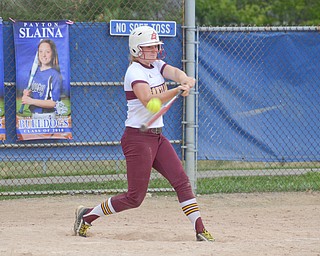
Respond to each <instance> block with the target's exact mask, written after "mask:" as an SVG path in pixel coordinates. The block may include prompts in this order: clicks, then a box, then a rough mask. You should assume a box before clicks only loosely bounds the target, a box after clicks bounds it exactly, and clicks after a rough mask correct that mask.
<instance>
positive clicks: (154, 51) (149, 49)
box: [141, 45, 159, 62]
mask: <svg viewBox="0 0 320 256" xmlns="http://www.w3.org/2000/svg"><path fill="white" fill-rule="evenodd" d="M141 49H142V55H141V58H142V59H145V60H148V61H150V62H153V61H155V60H156V59H157V58H158V52H159V46H158V45H152V46H144V47H141Z"/></svg>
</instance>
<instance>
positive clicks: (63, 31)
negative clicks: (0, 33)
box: [13, 21, 72, 140]
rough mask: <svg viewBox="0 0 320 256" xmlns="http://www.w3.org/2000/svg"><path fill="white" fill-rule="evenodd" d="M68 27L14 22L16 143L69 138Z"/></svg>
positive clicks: (45, 23) (49, 23)
mask: <svg viewBox="0 0 320 256" xmlns="http://www.w3.org/2000/svg"><path fill="white" fill-rule="evenodd" d="M70 24H71V23H70V22H67V21H15V22H14V25H13V31H14V45H15V55H16V95H17V96H16V97H17V99H16V102H17V103H16V108H17V112H16V131H17V138H18V140H35V139H36V140H38V139H71V138H72V128H71V106H70V60H69V25H70Z"/></svg>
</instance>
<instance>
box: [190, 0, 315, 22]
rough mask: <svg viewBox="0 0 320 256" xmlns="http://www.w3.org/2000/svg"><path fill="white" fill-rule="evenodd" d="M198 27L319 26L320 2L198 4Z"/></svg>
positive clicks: (220, 0) (224, 0) (219, 0)
mask: <svg viewBox="0 0 320 256" xmlns="http://www.w3.org/2000/svg"><path fill="white" fill-rule="evenodd" d="M196 19H197V25H210V26H230V25H257V26H264V25H296V26H297V25H318V24H319V23H320V1H319V0H286V1H284V0H265V1H260V0H214V1H212V0H196Z"/></svg>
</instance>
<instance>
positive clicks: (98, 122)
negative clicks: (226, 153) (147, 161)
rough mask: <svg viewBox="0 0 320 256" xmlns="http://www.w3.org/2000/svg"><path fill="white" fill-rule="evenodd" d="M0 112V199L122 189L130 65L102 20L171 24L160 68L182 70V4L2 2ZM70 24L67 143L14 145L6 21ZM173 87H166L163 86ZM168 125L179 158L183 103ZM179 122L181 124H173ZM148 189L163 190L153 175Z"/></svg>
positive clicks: (123, 43) (122, 44)
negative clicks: (1, 96)
mask: <svg viewBox="0 0 320 256" xmlns="http://www.w3.org/2000/svg"><path fill="white" fill-rule="evenodd" d="M0 13H1V15H0V16H2V18H3V27H4V39H3V41H4V42H3V44H4V60H5V63H4V66H5V79H4V80H5V107H6V132H7V139H6V140H5V141H4V142H3V144H1V145H0V147H1V149H0V150H1V153H0V156H1V162H0V166H1V167H0V169H1V171H0V187H1V194H2V195H24V194H26V195H33V194H48V193H49V194H61V193H62V194H64V193H87V192H89V193H91V192H93V191H98V192H101V191H108V192H119V191H123V190H125V189H126V186H127V183H126V176H125V175H126V165H125V160H124V156H123V153H122V149H121V146H120V138H121V136H122V133H123V131H124V121H125V119H126V104H127V103H126V100H125V96H124V92H123V88H122V85H123V77H124V74H125V70H126V68H127V66H128V64H129V50H128V37H127V36H115V37H112V36H110V35H109V29H110V28H109V21H110V20H111V19H113V20H115V19H119V20H160V21H161V20H163V21H165V20H170V21H175V22H176V23H177V24H178V27H180V28H179V31H177V36H176V37H175V38H163V41H164V43H165V45H170V47H167V48H166V49H165V50H166V52H167V57H166V61H167V62H168V63H172V64H174V65H176V66H177V67H179V68H183V67H182V62H181V59H182V54H183V50H182V49H183V47H182V34H181V31H182V30H181V24H182V22H183V1H180V0H166V1H162V2H159V1H140V0H135V1H122V0H121V1H119V0H116V1H109V0H108V1H106V0H102V1H101V0H90V1H89V0H75V1H65V0H54V1H52V0H44V1H43V0H42V1H36V0H34V1H20V0H15V1H12V0H4V1H1V3H0ZM61 19H63V20H71V21H73V22H74V24H73V25H71V26H70V64H71V111H72V129H73V139H72V140H70V141H64V140H52V141H50V140H46V141H41V140H38V141H25V142H23V141H22V142H21V141H17V137H16V132H15V126H16V124H15V108H16V102H15V99H16V88H15V54H14V42H13V31H12V22H13V21H12V20H26V21H27V20H29V21H47V20H50V21H51V20H53V21H54V20H61ZM170 86H173V84H171V83H170V81H169V87H170ZM178 104H179V105H180V106H177V109H176V111H174V112H172V113H170V114H169V116H168V118H173V119H175V120H177V121H178V123H180V124H179V127H174V126H171V124H170V122H168V123H167V124H166V135H167V136H168V138H169V139H170V141H171V142H172V143H173V145H174V147H175V148H176V149H177V151H178V152H179V154H180V155H181V154H182V153H181V143H182V140H181V137H182V135H181V133H182V125H181V122H182V105H181V104H182V102H181V101H180V103H178ZM179 120H180V122H179ZM150 189H151V190H162V191H166V190H170V191H171V188H170V186H169V184H167V183H166V182H165V181H164V179H163V178H162V177H159V176H158V175H157V174H156V173H153V174H152V181H151V183H150Z"/></svg>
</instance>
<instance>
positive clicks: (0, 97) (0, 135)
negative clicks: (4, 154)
mask: <svg viewBox="0 0 320 256" xmlns="http://www.w3.org/2000/svg"><path fill="white" fill-rule="evenodd" d="M4 114H5V108H4V68H3V31H2V19H1V18H0V140H5V139H6V127H5V115H4Z"/></svg>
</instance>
